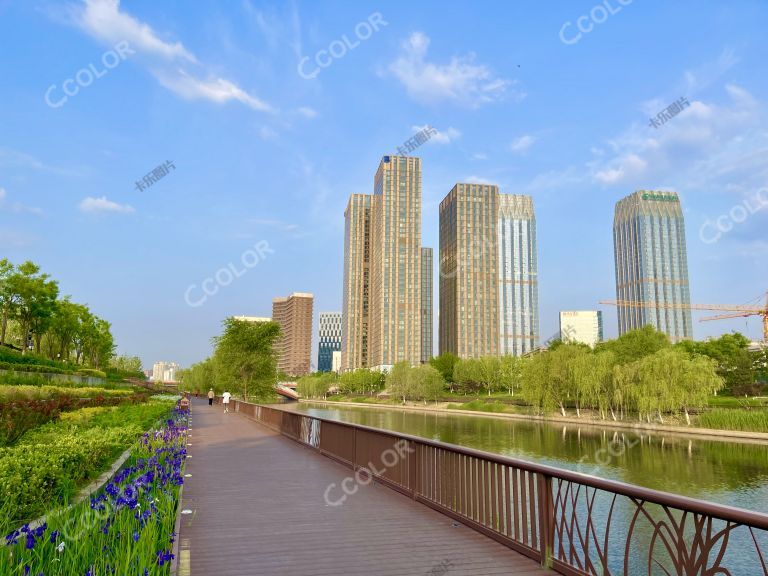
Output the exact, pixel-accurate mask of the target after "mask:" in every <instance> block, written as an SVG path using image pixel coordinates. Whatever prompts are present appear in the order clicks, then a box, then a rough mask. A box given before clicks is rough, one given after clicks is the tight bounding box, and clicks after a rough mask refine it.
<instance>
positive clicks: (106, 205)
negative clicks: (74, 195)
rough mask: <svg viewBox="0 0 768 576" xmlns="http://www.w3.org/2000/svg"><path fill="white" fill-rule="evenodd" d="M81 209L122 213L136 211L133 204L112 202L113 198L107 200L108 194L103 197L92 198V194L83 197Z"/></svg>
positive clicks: (82, 210) (84, 210) (88, 211)
mask: <svg viewBox="0 0 768 576" xmlns="http://www.w3.org/2000/svg"><path fill="white" fill-rule="evenodd" d="M80 211H81V212H86V213H99V212H117V213H121V214H130V213H131V212H135V210H134V209H133V207H132V206H129V205H128V204H118V203H117V202H112V201H111V200H107V197H106V196H102V197H101V198H92V197H90V196H88V197H86V198H83V200H82V201H81V202H80Z"/></svg>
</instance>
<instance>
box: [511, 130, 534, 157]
mask: <svg viewBox="0 0 768 576" xmlns="http://www.w3.org/2000/svg"><path fill="white" fill-rule="evenodd" d="M535 141H536V138H534V137H533V136H531V135H530V134H523V135H522V136H518V137H517V138H515V139H514V140H513V141H512V143H511V144H510V145H509V149H510V150H512V152H515V153H517V154H522V153H523V152H526V151H527V150H528V149H529V148H530V147H531V146H533V143H534V142H535Z"/></svg>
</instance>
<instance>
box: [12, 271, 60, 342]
mask: <svg viewBox="0 0 768 576" xmlns="http://www.w3.org/2000/svg"><path fill="white" fill-rule="evenodd" d="M49 278H50V276H49V275H48V274H43V273H41V272H40V267H39V266H37V265H36V264H33V263H32V262H24V263H23V264H21V265H20V266H19V267H18V268H17V274H15V275H13V276H12V277H11V278H10V279H9V280H8V282H9V283H10V286H11V290H12V291H13V292H14V293H15V294H16V295H17V296H18V299H17V304H16V308H15V311H14V316H15V318H16V319H17V320H18V321H19V324H20V326H21V334H22V354H26V353H27V342H29V338H30V334H32V332H33V330H34V331H35V348H36V351H37V352H39V351H40V339H41V338H42V333H43V332H44V331H45V330H46V329H47V327H48V326H49V325H50V318H51V317H52V316H53V310H54V307H55V306H56V298H57V297H58V295H59V286H58V284H57V283H56V281H54V280H49Z"/></svg>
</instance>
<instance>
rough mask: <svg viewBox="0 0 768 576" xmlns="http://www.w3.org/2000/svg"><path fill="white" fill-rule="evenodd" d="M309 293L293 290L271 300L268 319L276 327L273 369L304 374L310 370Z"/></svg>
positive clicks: (290, 373) (294, 374)
mask: <svg viewBox="0 0 768 576" xmlns="http://www.w3.org/2000/svg"><path fill="white" fill-rule="evenodd" d="M313 301H314V297H313V296H312V294H307V293H303V292H294V293H293V294H291V295H290V296H287V297H284V298H283V297H279V298H274V299H273V300H272V320H273V321H274V322H277V324H278V325H279V326H280V332H281V334H280V338H279V339H278V341H277V344H276V346H275V348H276V350H277V369H278V371H280V372H284V373H286V374H288V375H290V376H304V375H305V374H309V373H310V371H311V366H310V357H311V354H312V306H313Z"/></svg>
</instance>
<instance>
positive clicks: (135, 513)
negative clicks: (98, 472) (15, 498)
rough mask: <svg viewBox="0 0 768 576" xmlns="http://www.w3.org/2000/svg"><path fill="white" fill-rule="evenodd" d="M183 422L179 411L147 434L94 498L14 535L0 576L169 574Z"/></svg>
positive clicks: (1, 551)
mask: <svg viewBox="0 0 768 576" xmlns="http://www.w3.org/2000/svg"><path fill="white" fill-rule="evenodd" d="M166 406H167V405H166ZM97 417H98V415H96V416H94V419H95V418H97ZM186 418H187V411H185V410H180V409H175V410H174V412H173V417H172V418H171V419H169V420H167V421H166V422H165V425H164V426H163V427H162V428H160V429H158V430H156V431H152V432H149V433H145V434H143V435H142V436H141V438H140V439H139V441H138V444H137V445H136V447H135V448H134V450H133V452H132V455H131V459H130V461H129V463H128V464H127V465H126V466H125V467H124V468H123V469H122V470H120V472H118V473H117V474H116V475H115V476H114V477H113V478H112V480H111V481H110V482H109V483H108V484H107V486H106V487H105V488H104V490H102V491H101V492H100V493H99V494H98V495H96V496H93V497H92V498H91V499H90V501H85V502H82V503H80V504H78V505H76V506H74V507H72V508H71V509H68V510H66V511H65V512H63V513H61V514H58V515H52V516H51V517H50V518H49V520H48V523H47V524H43V525H41V526H39V527H36V528H30V526H29V525H24V526H22V527H21V528H18V529H16V530H13V531H11V532H10V533H9V534H8V535H7V536H6V538H5V541H6V543H7V546H5V547H2V548H0V574H19V575H22V574H45V575H46V576H58V575H62V576H63V575H67V576H70V575H85V576H96V575H102V574H104V575H108V574H121V575H123V574H131V575H134V574H135V575H142V576H150V575H159V574H168V573H169V570H170V561H171V559H172V558H173V555H172V553H171V549H172V546H173V541H174V538H175V536H176V535H175V534H174V532H173V530H174V524H175V520H176V513H177V504H178V494H179V488H180V486H181V485H182V484H183V482H184V480H183V478H182V473H183V467H184V461H185V458H186V433H187V425H186Z"/></svg>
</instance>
